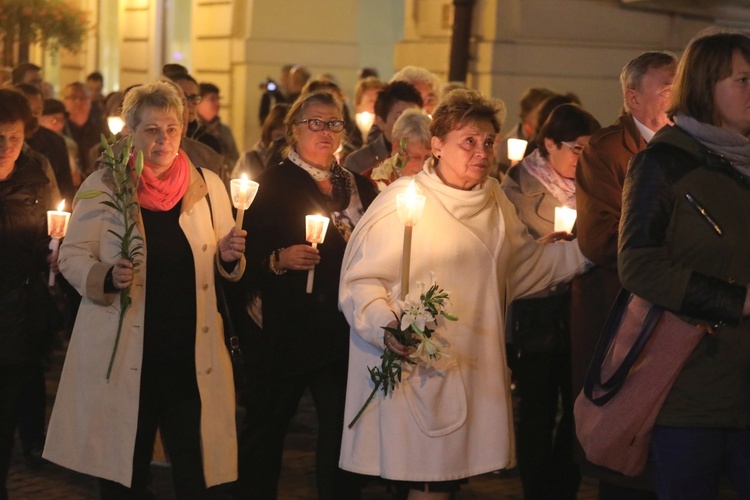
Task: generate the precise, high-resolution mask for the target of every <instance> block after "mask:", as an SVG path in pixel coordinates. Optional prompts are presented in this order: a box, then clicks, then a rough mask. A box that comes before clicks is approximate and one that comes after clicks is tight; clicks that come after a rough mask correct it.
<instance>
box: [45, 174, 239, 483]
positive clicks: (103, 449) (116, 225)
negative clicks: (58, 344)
mask: <svg viewBox="0 0 750 500" xmlns="http://www.w3.org/2000/svg"><path fill="white" fill-rule="evenodd" d="M190 168H191V172H190V181H189V182H190V185H189V187H188V190H187V192H186V193H185V195H184V197H183V199H182V212H181V213H180V218H179V224H180V227H181V228H182V230H183V231H184V232H185V235H186V237H187V239H188V242H189V244H190V247H191V249H192V251H193V256H194V258H195V282H196V285H197V287H196V306H197V310H196V335H195V364H196V370H197V380H198V389H199V392H200V396H201V436H202V446H203V470H204V476H205V480H206V484H207V485H208V486H212V485H216V484H221V483H226V482H231V481H234V480H235V479H236V478H237V437H236V431H235V407H234V384H233V380H232V366H231V361H230V358H229V354H228V352H227V348H226V346H225V344H224V336H223V332H222V321H221V316H220V315H219V313H218V312H217V307H216V292H215V289H214V266H215V255H216V247H217V244H218V241H219V239H220V238H221V237H223V236H225V235H226V234H227V233H228V232H229V230H230V229H231V228H232V226H233V225H234V224H233V221H232V213H231V207H230V203H229V198H228V196H227V193H226V190H225V189H224V186H223V184H222V182H221V180H219V178H218V177H217V176H216V175H215V174H214V173H213V172H210V171H206V170H205V169H204V171H203V173H204V174H205V182H204V180H203V179H202V178H201V176H200V174H199V173H198V171H197V170H195V168H194V167H193V166H192V165H191V167H190ZM109 176H111V173H110V171H109V170H108V169H101V170H98V171H97V172H95V173H93V174H92V175H91V176H89V177H88V178H87V179H86V180H85V181H84V183H83V184H82V185H81V191H86V190H91V189H96V190H108V189H109V188H108V187H107V184H106V180H107V177H109ZM207 192H210V196H211V202H212V206H213V217H214V223H215V226H216V227H215V228H214V229H212V225H211V216H210V213H209V207H208V203H207V202H206V200H205V195H206V193H207ZM104 199H105V197H104V196H100V197H97V198H94V199H90V200H80V201H79V202H78V204H77V205H76V206H75V208H74V210H73V215H72V217H71V221H70V227H69V230H68V234H67V236H66V238H65V241H64V243H63V245H62V247H61V249H60V270H61V271H62V273H63V274H64V276H65V277H66V278H67V279H68V281H70V283H71V284H72V285H73V286H74V287H75V288H76V289H77V290H78V292H79V293H80V294H81V296H82V297H83V300H82V302H81V307H80V310H79V312H78V317H77V318H76V324H75V327H74V329H73V335H72V337H71V341H70V346H69V347H68V353H67V357H66V359H65V365H64V367H63V372H62V377H61V379H60V387H59V389H58V392H57V399H56V401H55V406H54V408H53V411H52V418H51V421H50V425H49V430H48V432H47V442H46V445H45V449H44V458H46V459H48V460H50V461H52V462H55V463H57V464H60V465H62V466H65V467H67V468H70V469H73V470H76V471H79V472H82V473H85V474H89V475H92V476H96V477H100V478H104V479H109V480H112V481H116V482H118V483H121V484H124V485H126V486H129V485H130V482H131V478H132V472H133V450H134V448H135V436H136V430H137V423H138V401H139V391H140V378H141V377H140V370H141V361H142V357H143V331H142V329H141V325H143V321H144V311H145V297H146V285H147V279H146V275H147V271H148V270H147V269H146V265H145V263H146V258H145V256H144V257H143V258H142V259H141V265H140V266H139V268H138V272H137V273H136V275H135V279H134V281H133V286H132V287H131V297H132V300H133V303H132V305H131V307H130V308H129V309H128V312H127V313H126V315H125V319H124V324H123V328H122V334H121V336H120V341H119V348H118V350H117V355H116V358H115V362H114V366H113V369H112V375H111V378H110V380H109V381H107V379H106V374H107V365H108V363H109V359H110V355H111V353H112V347H113V346H114V343H115V335H116V333H117V323H118V316H119V312H118V308H119V297H117V295H116V294H106V295H105V294H104V293H103V290H104V286H103V283H104V278H105V275H106V273H107V271H108V269H109V268H110V267H111V266H112V265H113V264H114V263H115V262H116V261H117V259H118V242H117V240H116V239H115V237H114V236H113V235H112V234H110V233H109V231H110V230H113V231H115V232H117V233H122V224H121V223H120V222H119V221H120V217H119V216H117V214H116V213H115V212H114V210H113V209H111V208H109V207H106V206H105V205H103V204H102V201H103V200H104ZM138 222H139V224H138V227H137V232H138V233H139V234H143V224H142V220H139V221H138ZM146 237H147V235H144V238H146ZM146 239H147V238H146ZM146 247H148V244H146ZM244 266H245V262H244V258H243V260H241V261H240V262H239V263H238V265H237V266H236V268H235V270H234V271H233V272H232V274H231V276H230V275H227V276H225V277H226V278H228V279H230V280H238V279H239V277H240V276H241V275H242V272H243V271H244ZM219 269H220V271H221V272H223V270H222V268H221V266H219Z"/></svg>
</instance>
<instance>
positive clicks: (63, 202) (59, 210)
mask: <svg viewBox="0 0 750 500" xmlns="http://www.w3.org/2000/svg"><path fill="white" fill-rule="evenodd" d="M64 208H65V200H64V199H63V201H61V202H60V204H59V205H57V211H58V212H62V211H63V209H64Z"/></svg>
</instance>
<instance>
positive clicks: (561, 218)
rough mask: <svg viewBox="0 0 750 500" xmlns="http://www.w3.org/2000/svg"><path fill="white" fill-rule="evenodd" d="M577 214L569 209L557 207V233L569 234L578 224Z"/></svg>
mask: <svg viewBox="0 0 750 500" xmlns="http://www.w3.org/2000/svg"><path fill="white" fill-rule="evenodd" d="M577 214H578V213H577V212H576V211H575V210H573V209H572V208H568V207H555V231H564V232H566V233H569V232H571V231H572V230H573V226H574V225H575V223H576V216H577Z"/></svg>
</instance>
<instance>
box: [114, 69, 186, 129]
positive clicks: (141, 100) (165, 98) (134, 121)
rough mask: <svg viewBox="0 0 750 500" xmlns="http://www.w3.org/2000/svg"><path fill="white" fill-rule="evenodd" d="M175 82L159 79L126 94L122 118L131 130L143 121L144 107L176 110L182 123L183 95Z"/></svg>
mask: <svg viewBox="0 0 750 500" xmlns="http://www.w3.org/2000/svg"><path fill="white" fill-rule="evenodd" d="M176 87H177V86H176V85H175V84H174V83H171V82H166V81H164V80H157V81H155V82H151V83H149V84H146V85H140V86H138V87H134V88H132V89H130V90H129V91H128V93H127V94H126V95H125V99H124V100H123V102H122V113H121V116H122V119H123V121H124V122H125V125H127V126H128V128H129V129H130V130H135V129H136V127H137V126H138V125H139V124H140V123H141V114H142V112H143V109H144V108H154V109H161V110H165V111H171V112H174V113H175V115H177V119H178V120H179V123H180V125H183V126H184V125H185V124H184V123H182V111H183V107H182V96H181V95H180V93H179V92H178V91H177V88H176Z"/></svg>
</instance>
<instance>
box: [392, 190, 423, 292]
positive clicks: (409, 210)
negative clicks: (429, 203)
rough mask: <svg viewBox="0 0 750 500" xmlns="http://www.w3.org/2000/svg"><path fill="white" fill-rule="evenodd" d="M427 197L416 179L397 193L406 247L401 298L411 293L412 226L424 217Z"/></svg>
mask: <svg viewBox="0 0 750 500" xmlns="http://www.w3.org/2000/svg"><path fill="white" fill-rule="evenodd" d="M426 199H427V198H425V197H424V196H423V195H421V194H418V193H417V191H416V187H415V186H414V180H412V181H411V184H409V188H408V189H407V190H406V192H405V193H401V194H397V195H396V212H397V213H398V219H399V220H400V221H401V224H403V225H404V249H403V253H402V255H401V300H406V295H407V294H408V293H409V268H410V266H411V235H412V228H413V227H414V226H415V225H417V223H418V222H419V219H421V218H422V211H423V210H424V203H425V200H426Z"/></svg>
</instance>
